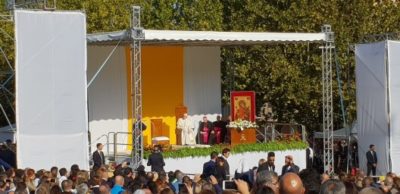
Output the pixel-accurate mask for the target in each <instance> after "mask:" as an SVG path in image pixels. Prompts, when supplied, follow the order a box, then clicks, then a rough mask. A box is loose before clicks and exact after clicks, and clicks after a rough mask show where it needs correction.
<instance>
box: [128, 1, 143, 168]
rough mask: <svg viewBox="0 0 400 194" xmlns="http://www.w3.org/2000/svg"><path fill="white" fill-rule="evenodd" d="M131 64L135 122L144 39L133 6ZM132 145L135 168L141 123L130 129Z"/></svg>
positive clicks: (140, 146) (139, 154) (139, 106)
mask: <svg viewBox="0 0 400 194" xmlns="http://www.w3.org/2000/svg"><path fill="white" fill-rule="evenodd" d="M131 25H132V28H131V38H132V48H131V49H132V50H131V52H132V56H133V60H132V65H131V71H132V73H131V76H133V77H131V80H133V82H134V84H133V88H132V91H133V94H131V95H133V96H134V98H132V99H133V103H132V104H133V105H134V107H132V111H133V114H132V115H133V118H135V123H136V122H141V116H142V59H141V56H142V48H141V47H142V45H141V44H142V40H144V33H143V28H141V26H140V7H139V6H133V9H132V24H131ZM132 138H133V141H132V142H133V147H132V167H133V168H134V169H136V168H137V167H138V166H139V165H141V164H142V160H143V133H142V125H141V124H140V123H139V124H138V125H134V126H133V129H132Z"/></svg>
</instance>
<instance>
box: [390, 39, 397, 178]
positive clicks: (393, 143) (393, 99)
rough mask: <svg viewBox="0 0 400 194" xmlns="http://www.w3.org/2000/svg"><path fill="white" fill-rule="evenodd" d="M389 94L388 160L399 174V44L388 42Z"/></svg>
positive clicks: (393, 169)
mask: <svg viewBox="0 0 400 194" xmlns="http://www.w3.org/2000/svg"><path fill="white" fill-rule="evenodd" d="M388 62H389V71H388V73H389V94H390V98H389V100H390V157H391V158H390V159H391V161H392V171H393V172H396V173H399V172H400V165H397V164H398V163H397V162H398V161H400V141H399V139H400V100H399V99H400V76H399V75H400V42H398V41H388Z"/></svg>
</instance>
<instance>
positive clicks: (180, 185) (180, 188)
mask: <svg viewBox="0 0 400 194" xmlns="http://www.w3.org/2000/svg"><path fill="white" fill-rule="evenodd" d="M184 187H185V184H182V183H180V184H179V185H178V188H179V191H182V189H183V188H184Z"/></svg>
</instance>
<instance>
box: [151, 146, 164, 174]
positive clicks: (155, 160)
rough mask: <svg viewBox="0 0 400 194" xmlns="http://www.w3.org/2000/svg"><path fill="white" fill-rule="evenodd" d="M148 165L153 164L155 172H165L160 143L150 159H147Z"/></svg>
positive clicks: (155, 147) (152, 167)
mask: <svg viewBox="0 0 400 194" xmlns="http://www.w3.org/2000/svg"><path fill="white" fill-rule="evenodd" d="M147 166H151V171H153V172H158V173H160V172H164V166H165V162H164V157H163V155H162V154H161V148H160V147H159V146H158V145H156V146H154V148H153V153H151V154H150V156H149V160H148V161H147Z"/></svg>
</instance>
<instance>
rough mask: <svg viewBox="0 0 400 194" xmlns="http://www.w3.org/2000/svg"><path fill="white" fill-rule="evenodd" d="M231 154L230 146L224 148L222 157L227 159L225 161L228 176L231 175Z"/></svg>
mask: <svg viewBox="0 0 400 194" xmlns="http://www.w3.org/2000/svg"><path fill="white" fill-rule="evenodd" d="M230 155H231V150H230V149H229V148H224V149H223V150H222V158H223V159H224V160H225V162H224V169H225V174H226V176H227V177H228V178H229V176H230V171H229V163H228V158H229V156H230Z"/></svg>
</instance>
